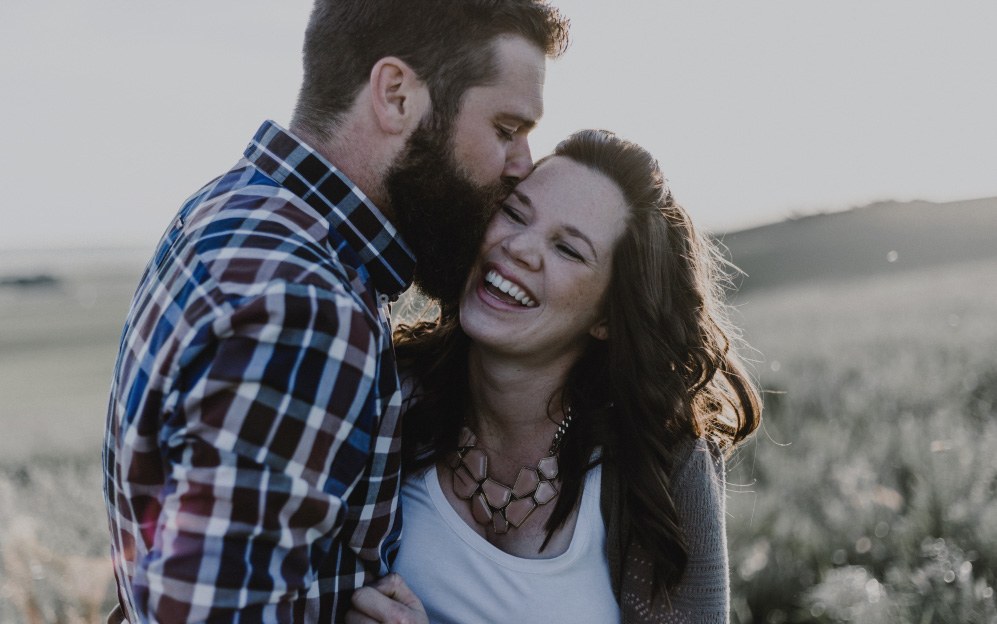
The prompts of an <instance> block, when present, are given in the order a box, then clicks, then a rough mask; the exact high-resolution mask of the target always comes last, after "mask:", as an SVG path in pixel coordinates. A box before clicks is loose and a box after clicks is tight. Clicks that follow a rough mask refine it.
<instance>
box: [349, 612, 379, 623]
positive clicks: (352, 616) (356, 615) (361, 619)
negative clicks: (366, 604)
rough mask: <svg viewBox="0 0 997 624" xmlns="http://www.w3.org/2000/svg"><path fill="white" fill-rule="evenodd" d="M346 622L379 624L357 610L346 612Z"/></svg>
mask: <svg viewBox="0 0 997 624" xmlns="http://www.w3.org/2000/svg"><path fill="white" fill-rule="evenodd" d="M345 622H346V624H378V622H377V620H372V619H371V618H369V617H367V616H366V615H364V614H363V613H360V612H359V611H357V610H355V609H350V610H349V611H347V612H346V620H345Z"/></svg>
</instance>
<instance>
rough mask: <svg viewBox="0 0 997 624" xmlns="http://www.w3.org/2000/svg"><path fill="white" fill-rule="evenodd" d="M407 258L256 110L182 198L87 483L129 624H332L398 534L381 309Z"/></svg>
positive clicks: (125, 347)
mask: <svg viewBox="0 0 997 624" xmlns="http://www.w3.org/2000/svg"><path fill="white" fill-rule="evenodd" d="M414 269H415V258H414V257H413V256H412V254H411V252H410V251H409V249H408V248H407V247H406V246H405V244H404V242H403V241H402V240H401V238H400V237H399V235H398V234H397V233H396V231H395V230H394V228H393V227H392V225H391V224H390V223H389V222H388V221H387V220H386V219H385V218H384V216H383V215H382V214H381V213H380V212H379V211H378V209H377V208H376V207H374V206H373V205H372V204H371V203H370V201H369V200H368V199H367V198H366V197H365V196H364V195H363V193H362V192H361V191H360V190H358V189H357V188H356V187H354V186H353V185H352V184H351V183H350V182H349V181H348V180H347V179H346V178H345V176H343V175H342V174H341V173H339V172H338V171H337V170H336V169H335V168H334V167H333V166H332V165H331V164H330V163H329V162H328V161H326V160H325V159H323V158H322V157H321V156H320V155H318V154H317V153H316V152H315V151H313V150H312V149H310V148H309V147H307V146H306V145H304V144H303V143H301V142H300V141H299V140H298V139H296V138H295V137H293V136H292V135H291V134H289V133H288V132H287V131H285V130H283V129H282V128H280V127H279V126H277V125H276V124H274V123H273V122H269V121H268V122H266V123H264V124H263V126H262V127H261V128H260V130H259V131H258V132H257V134H256V136H255V137H254V139H253V141H252V142H251V143H250V145H249V147H248V148H247V149H246V152H245V158H244V159H242V160H240V161H239V163H237V164H236V166H235V167H234V168H233V169H232V170H230V171H229V172H228V173H226V174H225V175H223V176H221V177H220V178H218V179H216V180H214V181H213V182H211V183H209V184H208V185H207V186H205V187H204V188H203V189H201V190H200V191H198V192H197V193H196V194H195V195H194V196H192V197H191V198H190V199H189V200H188V201H187V202H186V203H185V204H184V206H183V207H182V208H181V210H180V212H179V213H178V215H177V216H176V218H175V219H174V221H173V223H172V225H171V226H170V227H169V229H168V230H167V232H166V234H165V235H164V236H163V238H162V240H161V241H160V243H159V246H158V248H157V250H156V252H155V256H154V257H153V259H152V260H151V262H150V263H149V266H148V267H147V268H146V271H145V274H144V276H143V277H142V281H141V283H140V285H139V287H138V291H137V293H136V295H135V298H134V300H133V301H132V305H131V309H130V311H129V313H128V319H127V322H126V324H125V328H124V333H123V335H122V338H121V345H120V351H119V355H118V360H117V364H116V367H115V371H114V381H113V385H112V388H111V400H110V406H109V411H108V418H107V432H106V437H105V442H104V475H105V478H104V495H105V499H106V503H107V510H108V516H109V522H110V530H111V546H112V555H113V559H114V568H115V574H116V577H117V582H118V597H119V600H120V602H121V605H122V607H123V609H124V611H125V615H126V616H127V617H128V619H129V620H130V621H132V622H138V621H141V622H144V621H168V622H182V621H204V620H210V621H218V622H222V621H240V622H260V621H266V622H291V621H294V622H330V621H342V618H343V614H344V613H345V611H346V610H347V609H348V607H349V602H350V600H349V599H350V594H351V593H352V592H353V590H354V589H356V588H358V587H360V586H362V585H363V584H364V583H365V582H368V581H370V580H372V579H373V578H375V577H376V576H377V575H380V574H383V573H384V572H386V571H387V566H388V563H389V561H390V559H392V558H393V556H394V551H395V549H396V548H397V542H398V536H399V533H400V526H401V519H400V514H399V505H398V492H399V484H400V476H399V469H400V461H399V455H398V453H399V450H400V441H399V438H398V434H399V431H400V429H399V407H400V404H401V395H400V392H399V383H398V375H397V372H396V370H395V362H394V356H393V351H392V347H391V333H390V329H389V326H388V324H387V317H386V304H387V302H388V300H389V299H390V298H393V297H394V296H396V295H397V294H398V293H400V292H401V291H402V290H404V289H405V287H406V286H407V285H408V282H409V281H410V279H411V276H412V274H413V271H414Z"/></svg>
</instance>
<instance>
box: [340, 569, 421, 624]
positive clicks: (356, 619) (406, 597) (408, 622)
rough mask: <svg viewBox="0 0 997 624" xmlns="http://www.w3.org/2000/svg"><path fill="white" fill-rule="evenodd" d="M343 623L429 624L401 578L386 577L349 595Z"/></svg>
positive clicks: (394, 576)
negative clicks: (349, 598) (350, 596)
mask: <svg viewBox="0 0 997 624" xmlns="http://www.w3.org/2000/svg"><path fill="white" fill-rule="evenodd" d="M346 624H429V617H428V616H427V615H426V610H425V609H424V608H423V606H422V602H421V601H420V600H419V598H418V597H417V596H416V595H415V594H414V593H412V590H411V589H409V586H408V585H406V584H405V581H404V580H402V577H401V576H399V575H397V574H389V575H387V576H385V577H384V578H382V579H379V580H377V581H376V582H374V583H372V584H370V585H368V586H366V587H363V588H361V589H358V590H357V591H355V592H354V593H353V609H352V610H351V611H350V612H349V613H348V614H347V615H346Z"/></svg>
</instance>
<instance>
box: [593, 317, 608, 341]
mask: <svg viewBox="0 0 997 624" xmlns="http://www.w3.org/2000/svg"><path fill="white" fill-rule="evenodd" d="M589 334H591V336H592V337H593V338H595V339H596V340H606V339H607V338H609V322H608V321H607V320H606V319H602V320H601V321H599V322H598V323H596V324H595V325H593V326H592V329H590V330H589Z"/></svg>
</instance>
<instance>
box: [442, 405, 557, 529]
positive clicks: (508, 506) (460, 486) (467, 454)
mask: <svg viewBox="0 0 997 624" xmlns="http://www.w3.org/2000/svg"><path fill="white" fill-rule="evenodd" d="M570 424H571V408H570V407H569V408H568V409H567V410H566V411H565V414H564V420H562V421H561V422H560V423H558V425H557V431H555V432H554V439H553V440H552V441H551V443H550V450H549V451H548V452H547V456H546V457H544V458H543V459H541V460H540V461H538V462H537V465H536V467H535V468H534V467H530V466H523V467H522V468H520V469H519V474H518V475H517V476H516V483H515V484H513V485H512V486H511V487H510V486H508V485H505V484H504V483H500V482H499V481H496V480H495V479H493V478H491V477H489V476H488V455H487V454H486V453H485V450H484V449H483V448H478V436H476V435H475V434H474V432H473V431H471V430H470V429H468V428H467V427H466V426H465V427H464V428H463V429H461V432H460V444H459V445H458V446H457V452H456V453H454V455H453V457H452V458H451V459H450V462H449V464H450V468H451V470H453V491H454V494H456V495H457V497H458V498H460V499H462V500H466V501H468V502H469V503H470V505H471V515H472V516H473V517H474V520H475V522H477V523H478V524H482V525H485V526H489V525H490V526H491V527H492V529H493V530H494V531H495V533H497V534H500V535H501V534H503V533H507V532H508V531H509V529H510V528H516V529H518V528H519V527H520V526H522V525H523V523H524V522H526V519H527V518H528V517H529V516H530V514H531V513H533V511H534V510H535V509H536V508H537V507H540V506H541V505H546V504H547V503H549V502H550V501H552V500H554V497H555V496H557V488H556V487H555V486H554V479H556V478H557V475H558V467H557V453H558V450H559V449H560V446H561V439H562V438H563V437H564V432H565V431H567V430H568V425H570Z"/></svg>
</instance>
